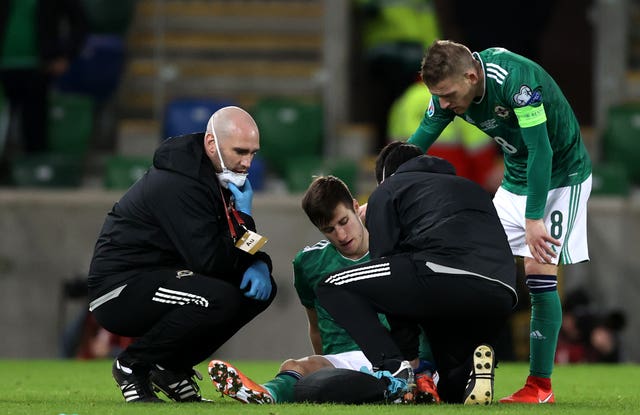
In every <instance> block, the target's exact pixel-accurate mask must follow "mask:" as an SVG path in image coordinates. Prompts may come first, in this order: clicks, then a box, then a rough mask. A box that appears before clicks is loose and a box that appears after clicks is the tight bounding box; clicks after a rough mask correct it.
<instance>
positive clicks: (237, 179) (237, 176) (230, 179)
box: [211, 124, 249, 189]
mask: <svg viewBox="0 0 640 415" xmlns="http://www.w3.org/2000/svg"><path fill="white" fill-rule="evenodd" d="M211 132H212V133H213V138H214V143H215V145H216V152H217V153H218V159H219V160H220V167H222V172H221V173H216V176H218V181H219V182H220V185H221V186H222V187H224V188H225V189H228V188H229V183H233V184H234V185H235V186H236V187H238V188H240V187H242V186H244V182H245V180H247V176H248V175H249V173H236V172H235V171H232V170H229V169H228V168H227V167H226V166H225V165H224V161H223V160H222V155H221V154H220V147H218V137H217V136H216V132H215V130H214V129H213V124H212V125H211Z"/></svg>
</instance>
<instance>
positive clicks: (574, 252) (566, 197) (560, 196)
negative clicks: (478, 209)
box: [493, 175, 591, 265]
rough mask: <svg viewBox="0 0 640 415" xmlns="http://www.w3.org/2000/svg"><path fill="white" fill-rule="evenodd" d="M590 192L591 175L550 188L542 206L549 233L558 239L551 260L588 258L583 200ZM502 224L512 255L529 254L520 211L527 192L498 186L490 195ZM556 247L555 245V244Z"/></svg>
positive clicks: (584, 204) (580, 259)
mask: <svg viewBox="0 0 640 415" xmlns="http://www.w3.org/2000/svg"><path fill="white" fill-rule="evenodd" d="M590 194H591V175H589V177H588V178H587V179H586V180H585V181H584V182H582V183H580V184H577V185H573V186H567V187H560V188H558V189H551V190H549V193H548V195H547V205H546V207H545V208H544V222H545V225H546V226H547V230H548V231H549V234H550V235H551V236H552V237H553V238H556V239H558V240H559V241H560V244H561V245H560V248H559V249H560V255H558V256H556V257H555V258H554V259H553V263H554V264H556V265H557V264H558V263H560V264H577V263H579V262H583V261H588V260H589V248H588V245H587V200H588V199H589V195H590ZM493 204H494V205H495V207H496V211H497V212H498V216H499V217H500V221H501V222H502V226H503V227H504V230H505V232H506V234H507V238H508V239H509V245H510V246H511V252H513V255H515V256H522V257H525V256H526V257H530V258H533V255H531V252H530V251H529V247H528V246H527V244H526V242H525V219H524V213H525V209H526V204H527V196H521V195H516V194H514V193H511V192H509V191H507V190H505V189H504V188H503V187H500V188H499V189H498V191H497V192H496V195H495V197H494V198H493ZM556 248H558V247H556Z"/></svg>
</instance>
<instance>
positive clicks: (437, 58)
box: [409, 40, 591, 404]
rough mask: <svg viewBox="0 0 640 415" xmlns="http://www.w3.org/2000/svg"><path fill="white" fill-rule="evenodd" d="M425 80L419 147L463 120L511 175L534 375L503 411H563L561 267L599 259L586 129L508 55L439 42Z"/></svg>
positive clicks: (534, 67) (536, 69)
mask: <svg viewBox="0 0 640 415" xmlns="http://www.w3.org/2000/svg"><path fill="white" fill-rule="evenodd" d="M421 75H422V79H423V81H424V83H425V84H426V86H427V88H429V91H430V92H431V94H432V99H431V101H430V103H429V106H428V109H427V111H426V113H425V115H424V119H423V121H422V123H421V124H420V126H419V127H418V129H417V130H416V132H415V133H414V134H413V135H412V136H411V137H410V138H409V143H412V144H416V145H418V146H419V147H420V148H421V149H422V150H423V151H427V149H428V148H429V146H431V144H432V143H433V142H434V141H435V140H436V139H437V137H438V135H439V134H440V132H441V131H442V130H443V129H444V128H445V127H446V126H447V124H449V123H450V122H451V121H452V120H453V119H454V117H455V116H459V117H461V118H463V119H464V120H466V121H467V122H469V123H471V124H474V125H475V126H476V127H478V128H479V129H480V130H482V131H484V132H485V133H486V134H488V135H490V136H491V137H493V139H494V140H495V141H496V143H497V144H498V145H499V146H500V148H501V149H502V152H503V154H504V165H505V172H504V177H503V180H502V184H501V187H500V188H499V190H498V191H497V193H496V195H495V198H494V204H495V206H496V210H497V212H498V215H499V216H500V220H501V222H502V225H503V227H504V229H505V231H506V233H507V236H508V239H509V244H510V246H511V250H512V252H513V254H514V255H516V256H521V257H524V267H525V274H526V284H527V287H528V288H529V292H530V297H531V330H530V369H529V377H528V378H527V381H526V383H525V386H524V387H523V388H522V389H520V390H518V391H517V392H515V393H514V394H512V395H511V396H508V397H506V398H503V399H501V400H500V402H503V403H534V404H535V403H553V402H554V401H555V397H554V395H553V391H552V388H551V373H552V371H553V362H554V356H555V351H556V346H557V341H558V333H559V330H560V325H561V322H562V307H561V304H560V297H559V295H558V290H557V279H558V278H557V276H558V264H575V263H579V262H583V261H588V260H589V254H588V247H587V229H586V220H587V219H586V218H587V200H588V198H589V195H590V193H591V161H590V158H589V155H588V153H587V151H586V149H585V146H584V144H583V141H582V138H581V134H580V126H579V124H578V121H577V119H576V117H575V115H574V113H573V110H572V109H571V106H570V105H569V102H568V101H567V99H566V98H565V96H564V95H563V93H562V91H561V90H560V88H559V87H558V85H557V84H556V82H555V81H554V80H553V78H552V77H551V76H550V75H549V74H548V73H547V72H546V71H545V70H544V69H543V68H542V67H541V66H540V65H538V64H537V63H535V62H533V61H531V60H529V59H527V58H525V57H523V56H520V55H517V54H515V53H512V52H510V51H508V50H506V49H503V48H490V49H486V50H484V51H481V52H474V53H472V52H471V51H470V50H469V49H468V48H467V47H466V46H464V45H461V44H458V43H455V42H451V41H447V40H438V41H435V42H434V43H433V44H432V45H431V46H430V47H429V49H427V51H426V53H425V56H424V58H423V60H422V68H421Z"/></svg>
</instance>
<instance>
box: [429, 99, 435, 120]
mask: <svg viewBox="0 0 640 415" xmlns="http://www.w3.org/2000/svg"><path fill="white" fill-rule="evenodd" d="M435 112H436V107H435V105H433V98H431V99H430V100H429V108H428V109H427V115H428V116H429V117H433V114H434V113H435Z"/></svg>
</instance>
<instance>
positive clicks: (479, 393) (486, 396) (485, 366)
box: [463, 344, 495, 405]
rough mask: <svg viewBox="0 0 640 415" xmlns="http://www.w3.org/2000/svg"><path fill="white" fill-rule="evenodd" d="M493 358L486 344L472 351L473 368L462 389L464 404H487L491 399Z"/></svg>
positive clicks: (491, 351) (491, 350) (490, 349)
mask: <svg viewBox="0 0 640 415" xmlns="http://www.w3.org/2000/svg"><path fill="white" fill-rule="evenodd" d="M494 366H495V358H494V353H493V349H492V348H491V346H489V345H488V344H481V345H480V346H478V347H476V350H474V352H473V369H471V373H470V374H469V380H468V381H467V387H466V388H465V390H464V397H463V402H464V404H465V405H489V404H490V403H491V402H492V401H493V378H494Z"/></svg>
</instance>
